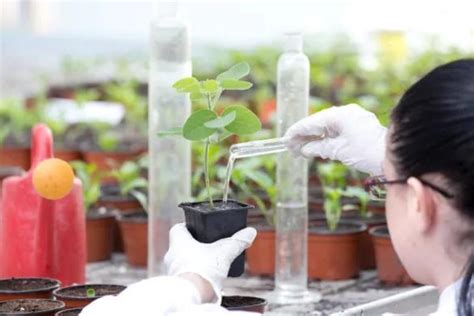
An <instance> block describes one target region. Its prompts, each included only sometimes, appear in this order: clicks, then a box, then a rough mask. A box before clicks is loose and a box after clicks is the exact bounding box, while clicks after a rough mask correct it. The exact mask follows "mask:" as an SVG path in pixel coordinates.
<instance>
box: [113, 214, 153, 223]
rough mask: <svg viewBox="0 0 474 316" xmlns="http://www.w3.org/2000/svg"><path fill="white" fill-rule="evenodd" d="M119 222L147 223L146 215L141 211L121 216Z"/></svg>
mask: <svg viewBox="0 0 474 316" xmlns="http://www.w3.org/2000/svg"><path fill="white" fill-rule="evenodd" d="M119 221H121V222H138V223H145V222H147V221H148V214H147V213H146V212H143V211H138V212H135V211H132V212H130V213H125V214H121V215H120V217H119Z"/></svg>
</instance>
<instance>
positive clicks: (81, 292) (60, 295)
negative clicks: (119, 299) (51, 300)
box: [53, 284, 126, 308]
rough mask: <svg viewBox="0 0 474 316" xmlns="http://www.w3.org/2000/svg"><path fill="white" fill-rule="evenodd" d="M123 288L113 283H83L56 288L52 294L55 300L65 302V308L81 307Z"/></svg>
mask: <svg viewBox="0 0 474 316" xmlns="http://www.w3.org/2000/svg"><path fill="white" fill-rule="evenodd" d="M125 288H126V287H125V286H123V285H115V284H83V285H72V286H68V287H64V288H61V289H57V290H55V291H54V292H53V294H54V297H55V298H56V299H57V300H60V301H63V302H64V303H65V304H66V308H83V307H85V306H87V305H88V304H89V303H91V302H92V301H95V300H96V299H98V298H101V297H103V296H106V295H117V294H119V293H120V292H122V291H123V290H124V289H125Z"/></svg>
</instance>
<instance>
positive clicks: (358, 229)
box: [308, 220, 367, 236]
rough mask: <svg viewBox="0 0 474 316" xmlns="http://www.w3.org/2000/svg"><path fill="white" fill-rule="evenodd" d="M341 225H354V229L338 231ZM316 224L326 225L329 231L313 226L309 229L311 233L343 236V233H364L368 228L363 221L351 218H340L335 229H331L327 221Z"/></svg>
mask: <svg viewBox="0 0 474 316" xmlns="http://www.w3.org/2000/svg"><path fill="white" fill-rule="evenodd" d="M313 225H315V223H313ZM341 225H346V226H353V227H354V229H352V230H347V231H344V232H341V231H338V228H339V227H340V226H341ZM316 226H319V227H322V226H324V228H325V229H326V230H327V231H318V227H314V226H313V227H311V228H310V229H309V230H308V233H309V234H310V235H320V236H341V235H351V234H359V233H362V232H364V231H366V230H367V225H366V224H364V223H362V222H358V221H351V220H340V221H339V224H338V226H337V228H336V230H335V231H330V230H329V228H328V227H327V223H326V222H325V221H321V223H316Z"/></svg>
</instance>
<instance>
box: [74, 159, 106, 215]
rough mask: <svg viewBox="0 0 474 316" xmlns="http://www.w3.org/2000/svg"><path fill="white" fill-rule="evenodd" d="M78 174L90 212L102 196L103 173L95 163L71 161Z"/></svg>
mask: <svg viewBox="0 0 474 316" xmlns="http://www.w3.org/2000/svg"><path fill="white" fill-rule="evenodd" d="M71 166H72V167H73V169H74V171H75V173H76V176H77V177H78V178H79V179H80V180H81V182H82V192H83V196H84V207H85V210H86V212H88V211H89V210H90V209H91V207H92V206H93V205H94V204H95V203H96V202H97V200H98V199H99V197H100V180H101V177H102V174H101V172H100V171H99V170H97V166H96V165H95V164H88V163H85V162H83V161H73V162H71Z"/></svg>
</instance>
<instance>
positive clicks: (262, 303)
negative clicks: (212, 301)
mask: <svg viewBox="0 0 474 316" xmlns="http://www.w3.org/2000/svg"><path fill="white" fill-rule="evenodd" d="M225 297H242V298H254V299H255V298H256V299H259V300H261V301H262V302H260V303H256V304H250V305H240V306H235V307H225V308H226V309H229V310H232V309H239V308H242V307H256V306H266V305H268V301H267V300H266V299H264V298H261V297H257V296H248V295H225V296H222V299H224V298H225Z"/></svg>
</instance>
